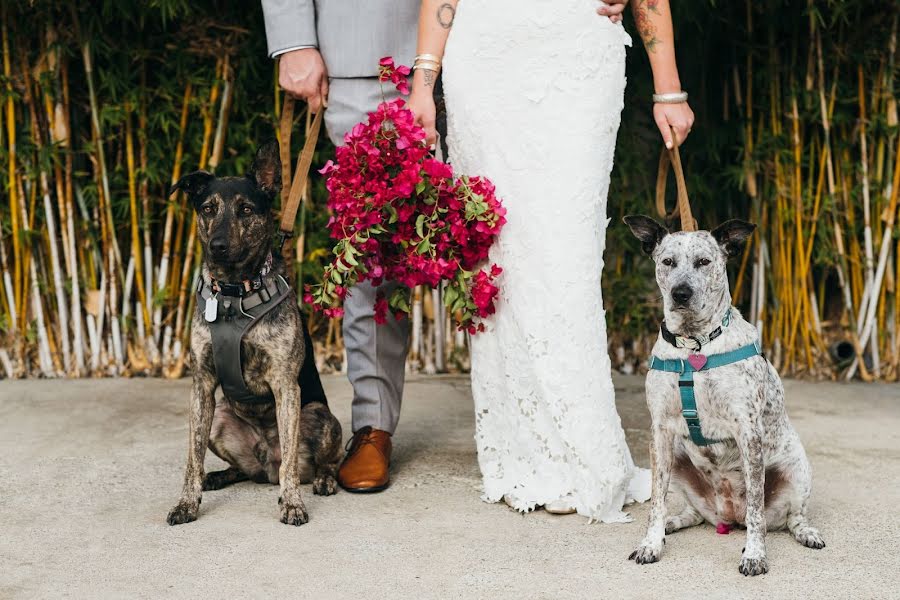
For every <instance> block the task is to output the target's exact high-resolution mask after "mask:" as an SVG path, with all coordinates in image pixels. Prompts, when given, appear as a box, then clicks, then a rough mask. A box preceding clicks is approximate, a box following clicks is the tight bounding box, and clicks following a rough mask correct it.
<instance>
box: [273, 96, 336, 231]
mask: <svg viewBox="0 0 900 600" xmlns="http://www.w3.org/2000/svg"><path fill="white" fill-rule="evenodd" d="M294 104H295V101H294V98H293V97H292V96H291V95H289V94H285V95H284V104H283V106H282V109H281V122H280V123H279V130H280V132H281V146H280V147H279V154H280V156H281V223H280V225H279V229H280V230H281V236H282V238H283V239H287V238H289V237H291V236H292V235H294V222H295V221H296V220H297V209H299V208H300V199H301V197H302V196H303V192H304V191H305V190H306V184H307V182H308V181H309V168H310V167H311V166H312V159H313V154H315V152H316V144H317V143H318V141H319V131H320V130H321V129H322V118H323V115H324V114H325V108H324V107H322V108H321V109H319V112H317V113H316V115H315V117H313V120H312V124H311V125H310V126H309V128H308V129H307V131H306V141H305V142H304V143H303V150H302V151H301V152H300V156H299V157H298V158H297V168H296V170H295V171H294V176H293V178H292V177H291V130H292V129H293V125H294Z"/></svg>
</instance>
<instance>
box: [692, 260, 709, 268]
mask: <svg viewBox="0 0 900 600" xmlns="http://www.w3.org/2000/svg"><path fill="white" fill-rule="evenodd" d="M709 263H710V260H709V259H708V258H700V259H697V262H695V263H694V267H696V268H698V269H699V268H700V267H705V266H706V265H708V264H709Z"/></svg>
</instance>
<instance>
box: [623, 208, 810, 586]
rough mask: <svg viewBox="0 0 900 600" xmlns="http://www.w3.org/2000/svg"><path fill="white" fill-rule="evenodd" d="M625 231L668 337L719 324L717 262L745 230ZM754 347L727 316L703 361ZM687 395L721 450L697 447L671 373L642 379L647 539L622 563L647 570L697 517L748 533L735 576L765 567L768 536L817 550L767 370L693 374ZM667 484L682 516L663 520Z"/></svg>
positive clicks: (792, 440) (644, 223)
mask: <svg viewBox="0 0 900 600" xmlns="http://www.w3.org/2000/svg"><path fill="white" fill-rule="evenodd" d="M626 222H627V223H628V224H629V226H630V227H631V228H632V231H633V232H634V233H635V235H636V236H637V237H638V238H639V239H641V241H642V242H644V247H645V250H647V251H649V252H651V256H652V258H653V260H654V261H655V262H656V281H657V284H658V285H659V288H660V291H661V292H662V295H663V302H664V309H665V319H666V325H667V327H668V328H669V330H670V331H672V332H674V333H677V334H681V335H688V336H690V335H697V334H704V333H709V332H710V331H712V330H713V329H715V328H716V327H717V326H718V325H719V324H721V321H722V317H723V316H724V315H725V312H726V311H727V310H728V309H729V307H730V306H731V294H730V291H729V285H728V277H727V273H726V269H725V264H726V261H727V258H728V256H729V255H734V254H736V253H737V251H738V249H739V248H740V246H741V245H742V243H743V241H744V239H745V238H746V237H747V236H748V235H750V234H751V233H752V231H753V226H752V225H751V224H748V223H743V222H738V221H729V222H728V223H725V224H723V225H722V226H720V227H719V228H717V229H716V230H714V231H713V232H712V233H711V232H707V231H699V232H678V233H671V234H670V233H668V232H666V231H665V229H664V228H662V227H661V226H660V225H658V224H656V223H655V222H654V221H652V219H649V218H647V217H626ZM657 228H658V229H657ZM706 261H708V263H707V262H706ZM680 285H687V286H688V287H689V288H690V289H691V290H692V292H693V294H692V295H691V298H690V300H689V301H688V302H687V303H686V304H685V305H683V306H677V303H676V302H675V301H674V300H673V298H672V290H673V289H674V288H675V287H677V286H680ZM756 339H757V331H756V328H755V327H753V325H751V324H750V323H748V322H747V321H745V320H744V318H743V317H742V316H741V315H740V314H739V313H738V311H737V310H734V311H733V314H732V319H731V323H730V325H729V326H728V327H725V328H723V333H722V335H720V336H719V337H718V338H716V339H715V340H713V341H711V342H709V343H708V344H707V345H706V346H704V347H703V348H702V350H701V352H702V353H703V354H705V355H707V356H709V355H713V354H721V353H724V352H729V351H732V350H735V349H737V348H740V347H742V346H745V345H747V344H750V343H752V342H753V341H754V340H756ZM691 353H692V351H691V350H688V349H684V348H676V347H674V346H673V345H671V344H669V343H668V342H667V341H665V340H664V339H663V338H662V336H661V335H660V336H659V338H658V339H657V341H656V344H655V345H654V347H653V354H654V355H655V356H657V357H659V358H662V359H674V358H680V359H687V357H688V356H689V355H690V354H691ZM694 391H695V396H696V401H697V409H698V412H699V415H700V423H701V427H702V431H703V435H704V436H705V437H706V438H708V439H718V440H724V442H723V443H718V444H712V445H709V446H705V447H699V446H696V445H695V444H694V443H693V442H692V441H691V439H690V438H689V437H688V428H687V424H686V422H685V420H684V417H683V416H682V414H681V398H680V394H679V390H678V374H677V373H668V372H663V371H655V370H654V371H649V372H648V373H647V379H646V393H647V405H648V407H649V409H650V415H651V418H652V433H653V442H652V444H651V456H652V458H653V471H654V472H653V495H652V499H651V506H650V516H649V522H648V527H647V534H646V536H645V537H644V539H643V541H642V542H641V544H640V545H639V546H638V548H637V550H635V552H634V553H632V555H631V557H630V558H632V559H633V560H635V561H636V562H638V563H640V564H643V563H651V562H656V561H657V560H659V557H660V554H661V553H662V548H663V540H664V539H665V536H666V534H668V533H673V532H675V531H677V530H679V529H682V528H685V527H691V526H693V525H699V524H700V523H702V522H703V521H704V520H705V521H708V522H710V523H712V524H714V525H715V524H718V523H725V524H728V525H734V524H738V525H743V526H746V528H747V542H746V547H745V548H744V553H743V557H742V559H741V562H740V566H739V569H740V572H741V573H743V574H744V575H758V574H762V573H765V572H766V571H767V570H768V562H767V559H766V547H765V536H766V530H767V529H771V530H774V529H782V528H785V527H786V528H787V529H788V530H790V532H791V533H792V534H793V536H794V538H795V539H796V540H797V541H798V542H800V543H801V544H803V545H805V546H808V547H811V548H821V547H823V546H824V545H825V543H824V542H823V541H822V538H821V536H820V535H819V532H818V531H817V530H816V529H815V528H813V527H811V526H810V524H809V522H808V520H807V517H806V510H807V503H808V500H809V495H810V488H811V479H812V474H811V470H810V466H809V461H808V460H807V458H806V453H805V451H804V449H803V445H802V444H801V442H800V438H799V436H798V435H797V432H796V431H795V430H794V428H793V427H792V426H791V423H790V421H789V420H788V416H787V413H786V412H785V406H784V388H783V386H782V384H781V380H780V378H779V377H778V373H777V372H776V371H775V369H774V367H772V365H771V364H770V363H769V362H768V361H767V360H766V359H765V358H763V357H761V356H757V357H753V358H750V359H747V360H743V361H740V362H737V363H733V364H731V365H727V366H723V367H718V368H714V369H710V370H708V371H702V372H698V373H695V374H694ZM767 477H768V479H769V481H766V479H767ZM670 481H671V483H672V487H673V488H674V489H676V490H678V491H679V492H681V493H682V495H683V496H684V498H685V501H686V506H685V509H684V511H683V512H682V513H681V514H679V515H672V516H668V517H667V515H666V493H667V491H668V489H669V483H670Z"/></svg>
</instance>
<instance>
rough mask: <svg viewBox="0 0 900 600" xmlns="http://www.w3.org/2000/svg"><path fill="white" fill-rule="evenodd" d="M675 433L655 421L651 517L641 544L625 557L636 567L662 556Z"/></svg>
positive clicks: (652, 451) (651, 457)
mask: <svg viewBox="0 0 900 600" xmlns="http://www.w3.org/2000/svg"><path fill="white" fill-rule="evenodd" d="M674 448H675V434H674V432H673V431H671V430H670V429H669V428H667V427H663V426H662V425H661V424H659V423H658V422H657V420H656V419H654V423H653V441H652V442H651V443H650V466H651V468H652V470H653V488H652V493H651V496H650V516H649V517H648V519H647V534H646V535H645V536H644V539H643V541H642V542H641V545H640V546H638V548H637V550H635V551H634V552H632V553H631V555H630V556H629V557H628V559H629V560H633V561H634V562H636V563H638V564H639V565H643V564H647V563H654V562H656V561H658V560H659V557H660V555H661V554H662V548H663V543H664V542H665V538H666V494H667V493H668V491H669V479H670V477H671V474H672V461H673V456H674V453H675V452H674Z"/></svg>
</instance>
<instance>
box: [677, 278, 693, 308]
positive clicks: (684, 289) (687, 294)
mask: <svg viewBox="0 0 900 600" xmlns="http://www.w3.org/2000/svg"><path fill="white" fill-rule="evenodd" d="M693 295H694V290H692V289H691V288H690V287H689V286H687V285H686V284H684V283H682V284H681V285H676V286H675V287H674V288H673V289H672V300H674V301H675V304H676V305H678V306H684V305H685V304H687V303H688V300H690V299H691V296H693Z"/></svg>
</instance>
